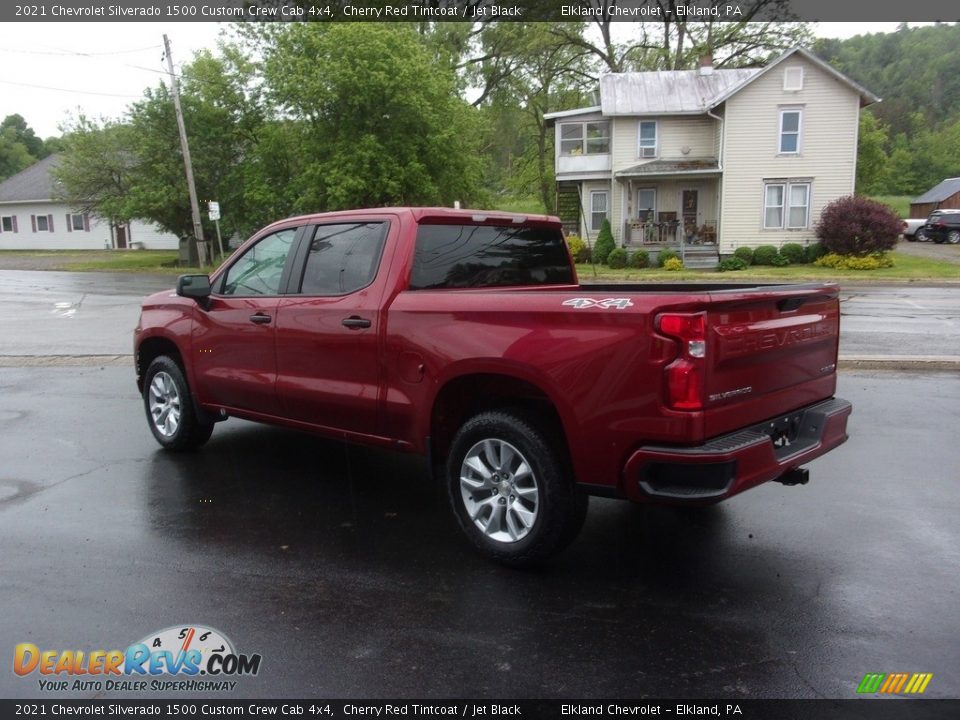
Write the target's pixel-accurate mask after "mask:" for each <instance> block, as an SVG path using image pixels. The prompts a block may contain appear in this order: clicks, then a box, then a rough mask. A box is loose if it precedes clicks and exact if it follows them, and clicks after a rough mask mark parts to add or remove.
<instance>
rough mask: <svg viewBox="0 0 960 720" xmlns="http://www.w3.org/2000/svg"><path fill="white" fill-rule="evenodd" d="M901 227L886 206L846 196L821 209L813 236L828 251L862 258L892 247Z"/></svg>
mask: <svg viewBox="0 0 960 720" xmlns="http://www.w3.org/2000/svg"><path fill="white" fill-rule="evenodd" d="M902 230H903V221H902V220H901V219H900V218H899V217H897V215H896V214H895V213H894V212H893V210H891V209H890V208H889V207H887V206H886V205H883V204H882V203H878V202H877V201H875V200H868V199H867V198H865V197H857V196H853V195H850V196H847V197H842V198H839V199H838V200H834V201H833V202H832V203H830V204H829V205H827V207H825V208H824V210H823V213H822V214H821V215H820V222H819V223H818V224H817V237H818V238H820V242H822V243H823V244H824V247H826V248H827V250H828V251H829V252H831V253H836V254H837V255H856V256H858V257H863V256H865V255H870V254H871V253H876V252H884V251H886V250H893V248H894V247H896V245H897V237H898V236H899V235H900V232H901V231H902Z"/></svg>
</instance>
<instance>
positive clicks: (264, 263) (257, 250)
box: [222, 228, 297, 296]
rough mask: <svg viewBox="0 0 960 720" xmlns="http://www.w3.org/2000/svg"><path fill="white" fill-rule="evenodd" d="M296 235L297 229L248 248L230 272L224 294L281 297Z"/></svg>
mask: <svg viewBox="0 0 960 720" xmlns="http://www.w3.org/2000/svg"><path fill="white" fill-rule="evenodd" d="M296 232H297V231H296V228H289V229H286V230H280V231H279V232H275V233H273V234H271V235H267V236H266V237H265V238H261V239H260V240H259V241H257V243H256V244H255V245H253V246H251V247H249V248H248V249H247V250H246V251H245V252H244V253H243V255H241V256H240V257H239V258H238V259H237V261H236V262H235V263H233V265H231V266H230V269H229V270H227V275H226V278H224V282H223V290H222V294H224V295H237V296H250V295H279V294H280V280H281V278H282V277H283V267H284V265H285V264H286V262H287V255H288V254H289V253H290V247H291V246H292V245H293V237H294V235H295V234H296Z"/></svg>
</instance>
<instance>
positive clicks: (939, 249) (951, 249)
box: [897, 238, 960, 264]
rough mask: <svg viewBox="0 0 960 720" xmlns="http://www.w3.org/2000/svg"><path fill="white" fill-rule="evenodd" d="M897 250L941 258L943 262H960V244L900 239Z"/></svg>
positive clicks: (932, 258) (936, 258)
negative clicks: (940, 243)
mask: <svg viewBox="0 0 960 720" xmlns="http://www.w3.org/2000/svg"><path fill="white" fill-rule="evenodd" d="M897 252H902V253H903V254H904V255H913V256H915V257H922V258H927V259H929V260H940V261H942V262H948V263H955V264H960V245H948V244H947V243H943V244H942V245H938V244H937V243H935V242H909V241H907V240H904V239H902V238H901V239H900V241H899V242H898V243H897Z"/></svg>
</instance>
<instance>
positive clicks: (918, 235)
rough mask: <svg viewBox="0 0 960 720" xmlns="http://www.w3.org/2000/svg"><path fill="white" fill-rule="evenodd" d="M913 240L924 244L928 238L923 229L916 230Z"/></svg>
mask: <svg viewBox="0 0 960 720" xmlns="http://www.w3.org/2000/svg"><path fill="white" fill-rule="evenodd" d="M913 239H914V240H916V241H917V242H926V241H927V240H929V239H930V238H928V237H927V234H926V233H925V232H924V231H923V228H917V231H916V232H915V233H914V234H913Z"/></svg>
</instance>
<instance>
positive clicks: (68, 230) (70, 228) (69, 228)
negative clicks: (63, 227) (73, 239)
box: [67, 213, 73, 232]
mask: <svg viewBox="0 0 960 720" xmlns="http://www.w3.org/2000/svg"><path fill="white" fill-rule="evenodd" d="M67 232H73V223H72V222H70V213H67Z"/></svg>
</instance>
